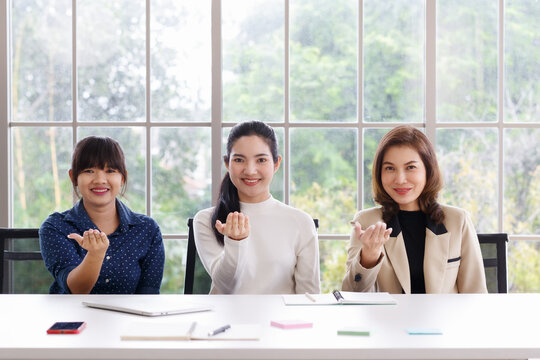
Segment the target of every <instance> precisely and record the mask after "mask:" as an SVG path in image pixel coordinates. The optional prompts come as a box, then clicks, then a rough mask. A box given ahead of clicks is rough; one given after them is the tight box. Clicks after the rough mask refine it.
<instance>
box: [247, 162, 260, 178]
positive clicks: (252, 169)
mask: <svg viewBox="0 0 540 360" xmlns="http://www.w3.org/2000/svg"><path fill="white" fill-rule="evenodd" d="M256 173H257V167H256V164H255V162H253V161H247V162H246V167H245V168H244V174H246V175H254V174H256Z"/></svg>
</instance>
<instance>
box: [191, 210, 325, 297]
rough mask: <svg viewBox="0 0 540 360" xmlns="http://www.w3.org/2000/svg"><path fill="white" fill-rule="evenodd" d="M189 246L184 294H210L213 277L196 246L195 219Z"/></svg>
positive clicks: (317, 220) (317, 223)
mask: <svg viewBox="0 0 540 360" xmlns="http://www.w3.org/2000/svg"><path fill="white" fill-rule="evenodd" d="M313 222H314V223H315V228H316V229H318V228H319V219H313ZM188 229H189V232H188V248H187V259H186V273H185V279H184V294H208V293H209V292H210V286H211V285H212V278H210V275H208V273H207V272H206V270H205V268H204V266H203V264H202V262H201V259H200V258H199V254H198V253H197V247H196V246H195V235H194V233H193V219H191V218H190V219H188Z"/></svg>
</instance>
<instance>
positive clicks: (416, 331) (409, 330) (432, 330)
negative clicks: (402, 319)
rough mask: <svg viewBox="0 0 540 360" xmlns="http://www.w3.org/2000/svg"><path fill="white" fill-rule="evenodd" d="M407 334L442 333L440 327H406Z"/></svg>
mask: <svg viewBox="0 0 540 360" xmlns="http://www.w3.org/2000/svg"><path fill="white" fill-rule="evenodd" d="M406 330H407V333H408V334H409V335H442V331H441V329H435V328H407V329H406Z"/></svg>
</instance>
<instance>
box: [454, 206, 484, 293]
mask: <svg viewBox="0 0 540 360" xmlns="http://www.w3.org/2000/svg"><path fill="white" fill-rule="evenodd" d="M457 288H458V292H459V293H487V285H486V274H485V272H484V261H483V259H482V252H481V250H480V243H479V242H478V236H477V235H476V231H475V229H474V226H473V223H472V221H471V218H470V216H469V214H468V213H466V212H465V221H464V222H463V226H462V238H461V262H460V265H459V271H458V276H457Z"/></svg>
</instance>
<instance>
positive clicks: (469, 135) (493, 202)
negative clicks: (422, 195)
mask: <svg viewBox="0 0 540 360" xmlns="http://www.w3.org/2000/svg"><path fill="white" fill-rule="evenodd" d="M437 157H438V160H439V167H440V168H441V171H442V174H443V182H444V187H443V190H442V192H441V195H442V196H441V199H440V201H441V202H442V203H443V204H447V205H452V206H457V207H460V208H462V209H464V210H467V211H468V212H469V213H470V215H471V218H472V221H473V224H474V225H475V227H476V231H478V232H482V233H483V232H496V231H497V229H498V221H497V203H498V202H497V201H498V181H497V179H498V165H497V164H498V136H497V131H496V130H494V129H477V128H471V129H439V130H437Z"/></svg>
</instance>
